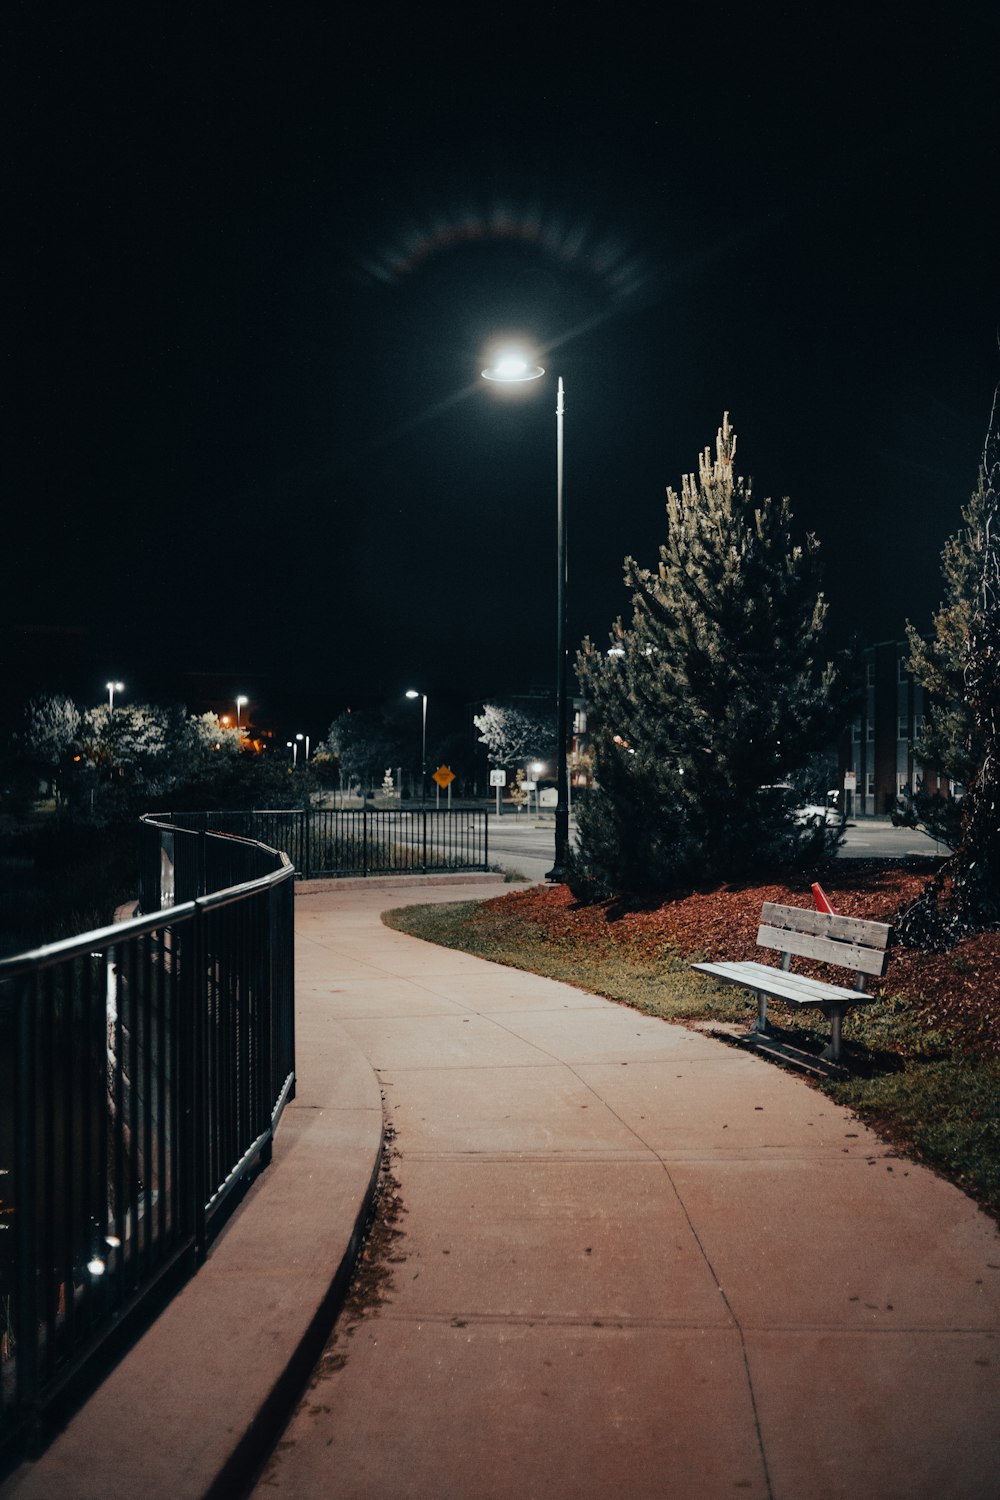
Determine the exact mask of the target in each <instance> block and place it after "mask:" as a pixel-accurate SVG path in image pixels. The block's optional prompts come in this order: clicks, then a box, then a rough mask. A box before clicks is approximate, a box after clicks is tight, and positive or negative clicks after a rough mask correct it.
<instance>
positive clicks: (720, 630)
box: [575, 413, 840, 892]
mask: <svg viewBox="0 0 1000 1500" xmlns="http://www.w3.org/2000/svg"><path fill="white" fill-rule="evenodd" d="M735 454H736V434H735V433H734V432H733V430H732V429H731V428H730V426H729V416H728V413H726V414H725V416H724V418H723V424H722V427H721V428H720V429H719V433H718V437H717V440H716V456H715V459H714V461H713V460H712V457H711V454H710V451H709V449H708V448H706V449H705V450H704V451H703V453H702V454H701V455H700V457H699V466H698V476H697V478H696V477H695V476H694V475H693V474H687V475H685V476H684V478H683V481H682V484H681V489H680V493H677V492H676V491H675V490H673V489H668V491H667V540H666V543H665V545H663V546H661V548H660V561H659V567H658V568H657V569H656V570H649V569H645V568H641V567H640V566H639V565H638V563H636V562H635V560H634V559H632V558H626V559H625V583H626V587H628V588H629V589H630V591H631V594H632V623H631V625H630V626H626V625H624V624H623V623H622V621H621V620H620V619H619V620H618V621H617V622H616V624H615V626H614V629H613V632H612V636H611V649H610V650H609V651H603V650H599V649H598V648H597V647H595V646H594V645H593V644H592V643H591V641H589V640H587V641H585V642H584V644H583V649H582V651H581V652H580V654H579V656H578V659H577V671H578V675H579V678H580V683H581V688H582V691H583V692H584V694H585V695H586V696H587V697H588V699H589V700H590V703H591V705H592V708H593V716H594V719H595V721H596V724H597V728H596V732H595V741H594V750H595V761H596V766H595V774H596V780H597V788H596V789H595V792H594V794H593V796H592V798H591V799H590V800H589V802H588V803H587V804H585V805H584V806H582V807H581V809H580V812H579V815H578V817H579V826H580V848H579V853H578V856H577V873H576V877H575V878H576V882H577V885H578V886H579V887H581V888H586V889H589V890H593V891H596V892H610V891H626V890H631V891H637V890H643V889H656V888H663V887H665V886H669V885H671V884H673V883H675V882H677V881H679V880H682V879H691V878H695V879H697V878H701V877H704V878H710V879H718V878H723V879H724V878H732V877H736V876H738V875H741V874H743V873H745V872H747V871H748V870H750V869H752V868H755V867H760V866H772V867H783V866H787V865H789V864H790V863H794V862H796V861H798V860H802V859H805V858H807V857H809V856H810V855H815V854H817V853H819V852H822V850H823V848H824V846H825V845H826V844H827V843H829V842H830V841H831V834H830V833H829V832H828V831H827V830H826V828H825V827H823V826H820V827H815V826H814V827H812V828H805V829H804V828H802V827H799V826H798V825H796V823H795V822H794V820H793V819H792V817H791V815H790V812H789V808H788V802H789V797H788V795H787V794H786V793H785V792H784V791H783V788H782V785H781V784H782V783H783V782H784V781H785V779H786V777H787V776H788V775H789V774H790V773H791V772H792V771H794V770H795V769H796V768H798V767H800V766H802V765H803V763H804V762H805V761H806V759H807V757H808V755H809V754H810V752H812V751H815V750H817V749H819V748H821V747H822V746H823V745H824V744H825V742H826V741H827V739H828V738H829V737H830V736H831V734H832V733H833V732H834V730H835V729H836V727H837V722H836V711H837V707H838V702H837V700H838V684H839V680H840V679H839V674H838V673H837V671H836V670H835V669H834V667H833V665H832V664H830V663H829V662H828V661H827V660H826V658H825V649H826V648H825V639H826V614H827V605H826V601H825V599H824V597H823V595H822V593H821V592H820V591H819V587H818V556H817V552H818V543H817V541H816V539H815V538H814V537H812V536H810V537H808V538H807V539H806V542H805V545H804V546H796V545H794V544H793V542H792V538H791V519H792V517H791V509H790V505H789V502H788V500H787V499H783V500H781V501H780V502H778V503H775V502H774V501H772V500H770V499H765V500H764V501H762V502H760V503H758V502H757V501H756V500H755V499H754V497H753V493H752V488H751V484H750V483H749V482H748V481H745V480H744V479H743V478H741V477H739V476H737V474H736V473H735V470H734V458H735Z"/></svg>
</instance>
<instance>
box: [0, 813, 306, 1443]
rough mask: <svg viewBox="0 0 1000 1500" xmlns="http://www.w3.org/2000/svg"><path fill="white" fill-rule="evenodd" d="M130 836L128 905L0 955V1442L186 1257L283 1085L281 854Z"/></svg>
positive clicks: (252, 1164) (251, 1165)
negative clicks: (77, 932)
mask: <svg viewBox="0 0 1000 1500" xmlns="http://www.w3.org/2000/svg"><path fill="white" fill-rule="evenodd" d="M154 834H155V842H156V845H157V849H156V855H157V862H156V874H157V875H158V876H159V878H158V879H155V880H154V878H153V870H152V868H151V866H150V858H149V852H150V850H151V849H152V847H153V842H154ZM144 837H145V838H146V839H147V844H146V847H145V850H144V856H143V859H144V868H143V875H142V883H143V886H144V888H145V890H146V891H147V892H148V893H150V895H151V899H150V907H149V908H148V909H147V908H144V910H145V914H144V915H143V916H141V917H137V918H135V919H133V920H131V921H128V922H123V923H120V924H118V925H116V926H114V927H107V928H102V929H100V930H98V931H95V932H89V933H85V934H83V935H82V936H81V937H78V938H72V939H69V940H67V941H66V942H61V943H55V944H52V945H51V946H49V947H46V948H40V949H38V950H36V951H34V952H32V953H25V954H21V955H18V956H16V957H13V958H8V959H5V960H3V961H0V1450H2V1449H3V1448H5V1447H7V1446H8V1445H9V1444H11V1443H12V1442H14V1440H15V1439H17V1438H19V1437H21V1436H23V1434H24V1433H25V1431H26V1430H28V1429H30V1428H31V1427H32V1426H33V1425H34V1424H35V1423H37V1421H38V1420H39V1418H40V1416H41V1414H42V1413H43V1412H44V1410H45V1409H46V1408H47V1407H49V1406H51V1405H52V1403H53V1402H56V1401H58V1399H59V1398H60V1397H61V1396H62V1395H64V1394H66V1393H67V1391H68V1390H70V1389H71V1388H72V1387H73V1386H74V1385H76V1384H79V1383H80V1382H81V1380H86V1378H88V1376H89V1374H90V1372H91V1371H92V1369H93V1367H94V1365H95V1364H96V1362H97V1360H98V1357H99V1356H100V1355H102V1354H103V1353H104V1352H106V1349H107V1345H108V1343H109V1340H112V1339H113V1338H118V1337H120V1336H121V1332H122V1330H123V1329H127V1328H128V1326H129V1325H130V1324H133V1323H134V1322H135V1321H136V1320H137V1319H138V1318H140V1317H144V1316H147V1315H148V1314H149V1312H150V1311H151V1310H152V1307H153V1305H154V1304H156V1305H158V1301H157V1299H162V1298H163V1297H164V1296H165V1295H167V1294H168V1293H169V1291H170V1290H171V1289H172V1288H173V1287H174V1286H175V1285H176V1284H178V1283H179V1282H180V1281H181V1280H183V1279H184V1278H185V1277H186V1276H188V1275H190V1274H191V1272H192V1271H194V1269H195V1268H196V1267H197V1265H198V1264H199V1263H200V1261H201V1259H202V1258H203V1257H204V1254H205V1251H206V1247H207V1245H208V1244H209V1242H210V1240H211V1237H212V1234H213V1232H214V1231H215V1230H216V1229H217V1228H218V1226H219V1224H220V1223H221V1222H222V1221H223V1219H224V1217H225V1214H226V1212H227V1210H228V1209H229V1208H230V1207H231V1206H232V1204H233V1203H234V1202H235V1201H236V1195H237V1193H238V1191H239V1190H240V1189H242V1188H243V1187H245V1185H246V1183H247V1182H248V1181H249V1180H250V1178H251V1177H252V1176H253V1175H254V1173H255V1172H256V1170H257V1169H258V1168H259V1167H261V1166H263V1165H265V1164H266V1163H267V1161H269V1159H270V1153H271V1141H272V1137H273V1133H274V1130H275V1127H276V1125H277V1122H278V1119H279V1117H280V1114H281V1111H282V1109H283V1107H284V1105H285V1103H286V1102H287V1100H288V1099H290V1098H291V1097H292V1096H293V1094H294V1089H295V1061H294V1058H295V1039H294V1029H293V1028H294V1022H293V1002H294V978H293V958H294V955H293V935H292V934H293V926H292V922H293V911H292V905H293V891H294V887H293V876H294V869H293V866H292V864H291V862H290V861H289V860H288V859H287V858H286V857H285V856H284V855H283V854H281V853H279V852H278V851H277V850H275V849H273V848H267V847H265V846H264V845H262V844H259V843H258V844H248V843H241V842H238V841H237V840H235V839H231V838H225V837H216V836H214V835H211V834H209V835H207V836H198V835H193V834H191V833H189V832H186V831H184V830H180V829H177V830H171V829H168V828H163V827H158V828H152V827H151V828H150V829H149V832H148V833H147V834H145V835H144ZM161 838H170V839H171V840H173V841H178V840H179V841H180V842H179V843H177V842H174V852H175V855H176V853H177V851H178V850H183V853H182V854H181V857H180V858H179V859H176V861H175V864H174V866H173V871H172V874H173V876H176V877H177V878H178V883H179V886H180V887H181V888H180V889H179V890H178V891H177V893H176V894H177V896H178V898H179V899H178V901H176V902H175V901H173V900H171V901H169V902H166V903H162V897H163V894H164V892H165V891H166V890H167V889H168V888H169V883H168V882H165V881H164V879H163V871H164V870H165V868H166V866H165V862H163V861H162V859H161V857H160V854H159V841H160V839H161ZM153 892H155V898H156V899H155V900H153V899H152V893H153ZM161 903H162V904H164V905H165V906H166V909H164V910H160V907H161Z"/></svg>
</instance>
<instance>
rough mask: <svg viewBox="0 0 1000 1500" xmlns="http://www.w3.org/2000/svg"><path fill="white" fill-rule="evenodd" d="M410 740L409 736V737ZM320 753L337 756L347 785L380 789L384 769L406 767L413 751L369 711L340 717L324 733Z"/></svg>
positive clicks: (359, 710) (381, 717)
mask: <svg viewBox="0 0 1000 1500" xmlns="http://www.w3.org/2000/svg"><path fill="white" fill-rule="evenodd" d="M410 738H412V736H411V737H410ZM323 753H324V754H326V755H330V756H332V757H336V759H337V760H338V762H339V765H340V769H341V771H342V773H343V775H344V778H345V780H347V781H348V782H358V783H359V784H360V785H361V787H362V788H363V789H365V788H368V787H373V786H381V784H382V777H383V775H384V774H385V768H386V766H399V765H409V764H411V763H412V760H413V755H412V749H411V747H410V746H409V745H408V744H405V743H404V742H403V739H402V736H401V735H400V733H399V731H398V730H396V729H395V728H394V727H393V726H391V725H389V724H387V723H386V721H385V719H384V718H383V716H382V715H381V714H379V713H374V712H372V711H371V710H369V709H357V710H354V711H351V710H348V711H347V712H346V713H342V714H340V715H339V716H338V717H337V718H336V719H334V721H333V723H332V724H331V725H330V728H329V730H328V731H327V736H326V740H325V742H324V745H323Z"/></svg>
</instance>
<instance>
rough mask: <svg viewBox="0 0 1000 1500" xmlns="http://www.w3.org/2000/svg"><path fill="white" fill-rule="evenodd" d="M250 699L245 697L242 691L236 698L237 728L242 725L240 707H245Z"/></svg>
mask: <svg viewBox="0 0 1000 1500" xmlns="http://www.w3.org/2000/svg"><path fill="white" fill-rule="evenodd" d="M249 701H250V700H249V699H248V698H244V696H243V694H242V693H240V695H239V697H238V698H237V699H236V728H237V729H239V727H240V709H241V708H243V707H244V706H245V705H246V704H247V703H248V702H249Z"/></svg>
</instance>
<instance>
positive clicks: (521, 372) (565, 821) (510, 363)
mask: <svg viewBox="0 0 1000 1500" xmlns="http://www.w3.org/2000/svg"><path fill="white" fill-rule="evenodd" d="M544 374H545V371H544V369H543V368H542V366H541V365H533V364H530V363H529V361H528V360H526V359H524V358H523V357H522V356H521V355H520V354H516V353H513V352H507V353H505V354H503V355H501V356H500V358H498V359H497V360H496V361H495V363H494V364H492V365H490V366H489V368H488V369H486V370H483V372H482V375H483V379H484V380H494V381H497V382H499V383H501V384H506V385H512V384H516V383H519V382H522V381H525V380H537V379H538V378H539V376H541V375H544ZM564 395H565V392H564V390H563V381H562V376H561V375H560V376H559V380H558V385H557V390H556V786H557V789H558V801H557V802H556V830H555V831H556V839H555V845H556V848H555V862H554V864H553V866H552V869H551V870H549V872H548V874H547V875H546V877H545V878H546V880H555V881H562V880H565V879H566V877H567V875H568V873H569V872H568V869H567V863H568V859H569V775H568V766H567V757H566V720H567V709H568V695H567V691H566V516H565V512H564V509H563V409H564V406H563V399H564Z"/></svg>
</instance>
